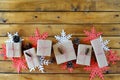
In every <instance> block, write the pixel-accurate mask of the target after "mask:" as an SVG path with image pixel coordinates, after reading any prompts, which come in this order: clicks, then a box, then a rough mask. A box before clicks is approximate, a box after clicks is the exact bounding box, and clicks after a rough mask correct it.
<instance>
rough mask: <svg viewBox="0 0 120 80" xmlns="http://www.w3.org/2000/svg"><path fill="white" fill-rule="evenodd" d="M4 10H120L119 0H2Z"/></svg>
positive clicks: (0, 3) (1, 6)
mask: <svg viewBox="0 0 120 80" xmlns="http://www.w3.org/2000/svg"><path fill="white" fill-rule="evenodd" d="M0 10H3V11H120V1H119V0H60V1H59V0H19V1H17V0H5V1H4V0H1V1H0Z"/></svg>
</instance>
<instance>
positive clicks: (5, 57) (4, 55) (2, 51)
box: [0, 44, 7, 60]
mask: <svg viewBox="0 0 120 80" xmlns="http://www.w3.org/2000/svg"><path fill="white" fill-rule="evenodd" d="M0 54H2V55H3V57H4V60H6V59H7V56H6V45H5V44H2V50H1V51H0Z"/></svg>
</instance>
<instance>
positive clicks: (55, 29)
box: [0, 24, 120, 37]
mask: <svg viewBox="0 0 120 80" xmlns="http://www.w3.org/2000/svg"><path fill="white" fill-rule="evenodd" d="M93 26H94V27H95V29H96V31H98V32H103V35H104V36H120V26H119V24H81V25H70V24H69V25H66V24H59V25H56V24H47V25H42V24H6V25H4V24H0V36H2V37H4V36H7V35H6V33H7V32H11V33H14V32H19V35H20V36H23V37H27V36H31V35H32V34H33V33H34V31H35V29H36V28H38V29H39V31H40V32H41V33H43V32H48V34H49V36H54V35H57V34H60V32H61V30H62V29H64V30H65V32H66V33H67V34H68V33H71V34H72V35H73V36H78V37H79V36H85V34H84V32H83V31H84V30H88V31H90V29H91V28H92V27H93Z"/></svg>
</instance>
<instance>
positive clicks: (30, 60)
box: [24, 48, 40, 71]
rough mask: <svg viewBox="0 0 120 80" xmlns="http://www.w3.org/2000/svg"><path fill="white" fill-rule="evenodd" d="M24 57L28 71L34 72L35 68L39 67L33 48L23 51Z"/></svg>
mask: <svg viewBox="0 0 120 80" xmlns="http://www.w3.org/2000/svg"><path fill="white" fill-rule="evenodd" d="M24 55H25V59H26V61H27V65H28V68H29V69H30V71H32V70H34V69H35V68H36V67H39V65H40V63H39V60H38V57H37V55H36V54H35V48H31V49H28V50H25V51H24Z"/></svg>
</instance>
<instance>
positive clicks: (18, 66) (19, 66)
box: [12, 58, 27, 73]
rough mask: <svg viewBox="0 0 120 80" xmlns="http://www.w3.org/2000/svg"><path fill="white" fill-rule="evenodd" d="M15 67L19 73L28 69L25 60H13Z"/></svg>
mask: <svg viewBox="0 0 120 80" xmlns="http://www.w3.org/2000/svg"><path fill="white" fill-rule="evenodd" d="M12 62H13V67H14V68H16V69H17V72H18V73H19V72H20V71H21V70H22V69H27V65H26V60H25V59H24V58H12Z"/></svg>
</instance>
